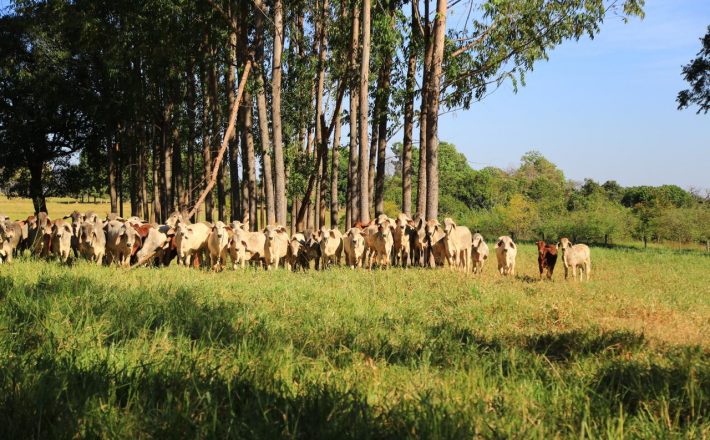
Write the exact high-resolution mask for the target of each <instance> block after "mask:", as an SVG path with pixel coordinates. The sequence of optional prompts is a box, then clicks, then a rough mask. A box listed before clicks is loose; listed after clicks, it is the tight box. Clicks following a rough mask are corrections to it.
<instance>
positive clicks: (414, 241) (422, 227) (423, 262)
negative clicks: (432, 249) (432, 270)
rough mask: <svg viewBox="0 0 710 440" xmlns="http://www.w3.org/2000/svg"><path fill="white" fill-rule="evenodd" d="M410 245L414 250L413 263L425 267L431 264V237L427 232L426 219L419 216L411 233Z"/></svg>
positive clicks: (412, 250)
mask: <svg viewBox="0 0 710 440" xmlns="http://www.w3.org/2000/svg"><path fill="white" fill-rule="evenodd" d="M409 247H410V250H411V252H412V264H416V265H417V266H420V267H424V266H428V265H429V238H428V237H427V234H426V221H425V220H424V219H423V218H422V217H419V218H418V219H417V221H416V222H415V223H414V227H413V229H412V231H411V233H410V235H409Z"/></svg>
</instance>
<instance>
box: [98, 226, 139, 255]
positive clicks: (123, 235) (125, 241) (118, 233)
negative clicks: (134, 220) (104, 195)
mask: <svg viewBox="0 0 710 440" xmlns="http://www.w3.org/2000/svg"><path fill="white" fill-rule="evenodd" d="M104 231H105V232H106V264H109V265H110V264H112V263H113V262H114V261H116V262H117V264H118V265H120V266H128V265H129V264H130V262H131V257H132V256H133V255H135V254H136V253H137V252H138V249H140V247H141V238H140V236H139V235H138V233H137V232H136V230H135V229H134V228H133V226H131V225H129V224H126V223H123V222H121V221H119V220H110V221H108V222H106V224H105V225H104Z"/></svg>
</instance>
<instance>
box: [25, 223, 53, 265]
mask: <svg viewBox="0 0 710 440" xmlns="http://www.w3.org/2000/svg"><path fill="white" fill-rule="evenodd" d="M27 226H28V231H27V235H28V237H27V247H28V248H29V249H31V250H32V253H34V254H35V255H37V256H40V257H47V256H49V253H50V249H49V247H50V245H51V244H52V237H51V235H52V220H51V219H50V218H49V216H48V215H47V213H46V212H39V213H37V216H33V215H32V216H29V217H27Z"/></svg>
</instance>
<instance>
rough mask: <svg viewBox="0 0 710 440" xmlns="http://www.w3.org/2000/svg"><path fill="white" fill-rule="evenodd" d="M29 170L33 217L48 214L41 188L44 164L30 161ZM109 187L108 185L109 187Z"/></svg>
mask: <svg viewBox="0 0 710 440" xmlns="http://www.w3.org/2000/svg"><path fill="white" fill-rule="evenodd" d="M111 147H112V145H111V143H110V141H109V150H111ZM29 169H30V198H32V206H33V207H34V209H35V215H36V214H37V213H39V212H46V213H49V211H48V210H47V199H46V198H45V196H44V189H43V187H42V174H43V172H44V162H42V161H34V160H33V161H31V162H30V163H29ZM109 187H110V185H109Z"/></svg>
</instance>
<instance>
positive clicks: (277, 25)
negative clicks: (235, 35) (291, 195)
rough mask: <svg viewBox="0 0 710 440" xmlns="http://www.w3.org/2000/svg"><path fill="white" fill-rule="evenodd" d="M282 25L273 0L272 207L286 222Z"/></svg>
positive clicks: (279, 7) (281, 221) (280, 221)
mask: <svg viewBox="0 0 710 440" xmlns="http://www.w3.org/2000/svg"><path fill="white" fill-rule="evenodd" d="M283 42H284V26H283V3H282V0H275V1H274V49H273V61H272V63H271V66H272V71H271V124H272V125H271V128H272V131H273V135H274V199H275V200H274V202H275V203H274V204H275V206H274V208H275V214H276V222H277V223H278V224H280V225H285V224H286V216H287V207H286V167H285V164H284V155H283V136H282V128H281V74H282V70H281V54H282V52H283Z"/></svg>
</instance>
